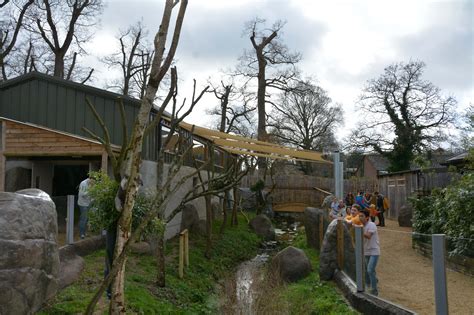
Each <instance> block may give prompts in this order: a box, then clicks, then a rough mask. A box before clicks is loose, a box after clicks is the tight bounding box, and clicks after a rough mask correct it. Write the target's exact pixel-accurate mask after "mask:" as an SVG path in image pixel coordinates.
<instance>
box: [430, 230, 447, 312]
mask: <svg viewBox="0 0 474 315" xmlns="http://www.w3.org/2000/svg"><path fill="white" fill-rule="evenodd" d="M432 244H433V274H434V287H435V288H434V289H435V304H436V314H437V315H444V314H448V289H447V285H446V256H445V252H444V250H445V248H446V236H445V235H444V234H433V236H432Z"/></svg>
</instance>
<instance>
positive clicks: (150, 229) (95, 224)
mask: <svg viewBox="0 0 474 315" xmlns="http://www.w3.org/2000/svg"><path fill="white" fill-rule="evenodd" d="M90 176H91V178H93V180H94V182H93V184H92V185H91V186H90V188H89V195H90V196H91V199H92V204H91V211H90V212H89V222H90V225H91V229H92V230H93V231H100V230H102V229H106V230H108V229H110V228H111V227H113V226H115V225H116V224H117V220H118V218H119V217H120V212H118V211H117V210H116V209H115V202H114V201H115V196H116V195H117V191H118V189H119V184H118V183H117V182H116V181H115V180H113V179H111V178H109V177H108V176H107V174H105V173H103V172H91V173H90ZM152 207H153V196H151V195H146V194H144V193H141V194H137V196H136V197H135V204H134V206H133V211H132V230H133V229H135V228H136V227H137V226H138V225H139V224H140V222H141V221H142V219H143V217H144V216H145V215H146V214H147V213H148V212H149V211H150V210H151V209H152ZM164 228H165V225H164V223H163V222H162V220H159V219H158V218H155V219H154V220H152V221H151V222H150V223H149V224H148V226H147V228H146V229H145V231H144V233H145V234H150V233H156V232H162V231H164Z"/></svg>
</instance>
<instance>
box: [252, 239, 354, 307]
mask: <svg viewBox="0 0 474 315" xmlns="http://www.w3.org/2000/svg"><path fill="white" fill-rule="evenodd" d="M292 245H293V246H294V247H297V248H300V249H302V250H304V252H305V253H306V255H307V256H308V258H309V259H310V261H311V264H312V267H313V270H312V272H311V273H310V274H309V275H308V276H307V277H306V278H304V279H301V280H300V281H298V282H296V283H291V284H284V283H281V282H279V280H278V279H276V277H277V276H275V275H271V274H269V275H267V277H269V279H267V280H266V281H265V282H264V283H262V284H261V285H262V286H263V288H259V292H264V293H262V295H260V296H259V297H258V298H257V301H256V308H257V313H259V314H260V313H261V314H295V315H296V314H358V313H357V312H356V311H355V310H353V309H352V308H351V307H350V306H349V305H348V304H347V302H346V301H345V300H344V298H343V297H342V295H341V293H340V292H339V291H338V290H337V288H336V286H335V284H334V283H332V282H326V281H324V282H321V281H320V280H319V273H318V270H319V253H318V252H317V251H316V250H314V249H312V248H309V247H308V245H307V243H306V238H305V236H304V233H299V235H298V236H297V237H296V238H295V240H293V242H292Z"/></svg>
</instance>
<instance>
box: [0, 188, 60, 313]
mask: <svg viewBox="0 0 474 315" xmlns="http://www.w3.org/2000/svg"><path fill="white" fill-rule="evenodd" d="M57 230H58V226H57V216H56V209H55V206H54V203H53V201H52V200H51V198H50V197H49V196H48V194H46V193H44V192H43V191H41V190H39V189H25V190H21V191H18V192H16V193H8V192H2V193H0V231H1V233H0V314H31V313H35V312H36V311H38V310H39V309H40V308H41V306H42V305H43V303H44V302H45V301H46V300H48V299H49V298H51V297H53V296H54V295H55V294H56V292H57V290H58V286H59V270H60V264H59V251H58V246H57V239H56V237H57Z"/></svg>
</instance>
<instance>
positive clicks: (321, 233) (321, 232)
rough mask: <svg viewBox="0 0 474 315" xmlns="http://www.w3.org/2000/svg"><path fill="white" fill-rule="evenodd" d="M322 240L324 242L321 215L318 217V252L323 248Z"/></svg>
mask: <svg viewBox="0 0 474 315" xmlns="http://www.w3.org/2000/svg"><path fill="white" fill-rule="evenodd" d="M323 240H324V217H323V215H321V214H320V215H319V250H321V248H323Z"/></svg>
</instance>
